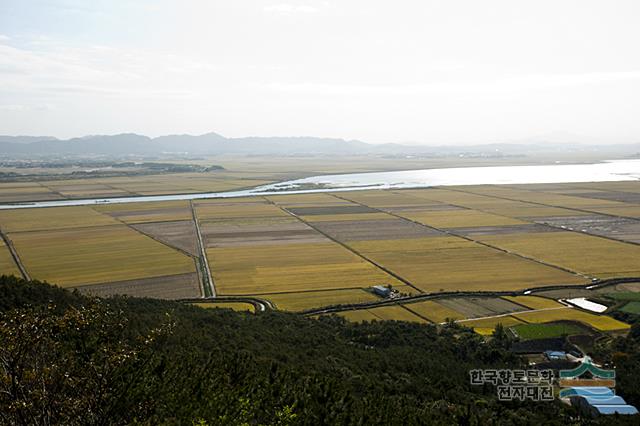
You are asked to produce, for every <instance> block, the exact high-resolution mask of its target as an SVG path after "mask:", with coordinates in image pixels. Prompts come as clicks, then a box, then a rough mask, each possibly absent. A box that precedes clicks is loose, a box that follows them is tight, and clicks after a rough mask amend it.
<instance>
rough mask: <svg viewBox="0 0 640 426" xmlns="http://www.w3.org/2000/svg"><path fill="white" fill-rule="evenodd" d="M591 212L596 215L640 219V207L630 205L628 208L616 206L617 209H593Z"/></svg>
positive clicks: (590, 209)
mask: <svg viewBox="0 0 640 426" xmlns="http://www.w3.org/2000/svg"><path fill="white" fill-rule="evenodd" d="M589 211H592V212H595V213H602V214H609V215H612V216H619V217H631V218H636V219H638V218H640V206H635V205H629V206H628V207H627V206H619V207H618V206H616V207H593V208H589Z"/></svg>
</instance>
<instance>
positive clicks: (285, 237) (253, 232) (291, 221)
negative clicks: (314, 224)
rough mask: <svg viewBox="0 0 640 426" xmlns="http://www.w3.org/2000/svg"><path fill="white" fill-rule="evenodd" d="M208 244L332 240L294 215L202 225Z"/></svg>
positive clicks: (226, 245)
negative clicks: (293, 216)
mask: <svg viewBox="0 0 640 426" xmlns="http://www.w3.org/2000/svg"><path fill="white" fill-rule="evenodd" d="M200 230H201V232H202V234H203V238H204V241H205V245H206V246H207V247H235V246H256V245H274V244H294V243H319V242H328V240H327V239H326V238H325V237H324V236H323V235H322V234H319V233H318V232H316V231H315V230H313V229H312V228H310V227H309V226H307V225H305V224H304V223H302V222H300V221H299V220H297V219H295V218H292V217H289V216H287V217H269V218H264V219H262V218H256V219H235V220H234V219H230V220H220V221H211V219H210V220H209V221H207V222H203V223H201V224H200Z"/></svg>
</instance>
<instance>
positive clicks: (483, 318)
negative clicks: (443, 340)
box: [441, 306, 573, 324]
mask: <svg viewBox="0 0 640 426" xmlns="http://www.w3.org/2000/svg"><path fill="white" fill-rule="evenodd" d="M560 309H573V308H571V307H569V306H558V307H555V308H540V309H530V310H528V311H518V312H508V313H506V314H498V315H489V316H486V317H477V318H465V319H461V320H456V321H455V322H456V323H458V322H460V323H463V322H467V321H476V320H485V319H492V318H502V317H510V316H512V317H514V318H515V319H517V320H520V321H523V322H525V323H527V324H529V322H528V321H527V320H521V319H520V318H518V317H516V316H515V315H520V314H527V313H530V312H543V311H557V310H560ZM441 324H446V323H444V322H443V323H441Z"/></svg>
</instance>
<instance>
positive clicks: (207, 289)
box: [189, 200, 217, 297]
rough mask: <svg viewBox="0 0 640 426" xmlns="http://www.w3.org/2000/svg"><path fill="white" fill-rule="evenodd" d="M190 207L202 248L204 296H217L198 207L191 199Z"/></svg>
mask: <svg viewBox="0 0 640 426" xmlns="http://www.w3.org/2000/svg"><path fill="white" fill-rule="evenodd" d="M189 207H190V208H191V215H192V217H193V223H194V224H195V226H196V237H197V239H198V248H199V249H200V263H201V264H202V266H204V272H205V274H206V275H205V277H204V278H205V281H206V283H203V290H204V291H203V297H206V296H208V294H210V295H211V297H216V296H217V295H216V287H215V284H214V283H213V277H212V276H211V269H209V259H207V251H206V249H205V245H204V242H203V240H202V233H201V232H200V224H199V223H198V215H197V214H196V209H195V208H194V206H193V201H192V200H189Z"/></svg>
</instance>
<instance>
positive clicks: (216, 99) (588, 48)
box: [0, 0, 640, 145]
mask: <svg viewBox="0 0 640 426" xmlns="http://www.w3.org/2000/svg"><path fill="white" fill-rule="evenodd" d="M639 13H640V4H639V3H638V2H635V1H617V2H615V7H612V4H611V3H610V2H604V1H561V2H557V1H556V2H551V1H539V2H530V3H527V4H523V3H520V2H518V3H515V2H509V1H487V2H474V1H470V0H467V1H453V2H434V1H429V2H422V1H405V2H401V3H400V4H398V3H390V2H380V1H360V0H357V1H356V0H351V1H342V2H337V1H312V0H283V1H279V0H275V1H274V0H271V1H269V0H250V1H243V2H233V1H229V0H227V1H222V0H220V1H216V2H210V1H204V0H191V1H187V2H177V1H170V0H158V1H152V0H141V1H136V2H127V1H123V0H111V1H106V0H99V1H94V2H91V3H90V4H87V2H82V1H79V0H34V1H30V2H24V1H19V0H3V1H2V3H0V134H13V135H50V136H55V137H58V138H70V137H78V136H82V135H87V134H117V133H127V132H134V133H138V134H143V135H149V136H152V137H155V136H160V135H166V134H181V133H186V134H203V133H207V132H210V131H215V132H218V133H220V134H223V135H225V136H228V137H244V136H249V135H255V136H303V135H308V136H317V137H335V138H344V139H356V140H362V141H365V142H368V143H389V142H394V143H404V144H406V143H410V144H425V145H444V144H451V145H454V144H460V145H462V144H482V143H492V142H518V141H528V140H531V139H533V138H537V137H540V136H544V135H556V136H558V135H559V136H562V135H578V136H579V137H581V138H584V139H585V141H584V142H585V143H600V144H607V143H633V142H638V141H640V120H637V113H638V111H640V55H639V54H638V53H637V47H636V42H637V40H639V39H640V28H639V27H638V26H637V17H638V16H640V14H639ZM633 52H636V53H633ZM571 142H577V141H571Z"/></svg>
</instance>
